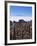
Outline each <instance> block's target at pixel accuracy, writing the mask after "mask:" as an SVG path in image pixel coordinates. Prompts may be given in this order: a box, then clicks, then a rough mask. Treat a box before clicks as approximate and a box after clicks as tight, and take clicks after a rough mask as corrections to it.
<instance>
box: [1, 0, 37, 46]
mask: <svg viewBox="0 0 37 46" xmlns="http://www.w3.org/2000/svg"><path fill="white" fill-rule="evenodd" d="M14 1H17V0H14ZM19 1H22V0H19ZM23 1H28V2H32V1H33V2H36V3H37V0H31V1H30V0H23ZM4 5H5V4H4V0H0V46H4V41H5V39H4V38H5V37H4V36H5V23H4V22H5V21H4V19H5V18H4V16H5V11H4V10H5V8H4ZM36 8H37V6H36ZM36 19H37V16H36ZM36 23H37V21H36ZM36 26H37V24H36ZM36 42H37V30H36ZM9 46H11V45H9ZM13 46H37V43H36V44H22V45H13Z"/></svg>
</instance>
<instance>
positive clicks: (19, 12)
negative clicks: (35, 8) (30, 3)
mask: <svg viewBox="0 0 37 46" xmlns="http://www.w3.org/2000/svg"><path fill="white" fill-rule="evenodd" d="M10 15H11V16H32V7H24V6H10Z"/></svg>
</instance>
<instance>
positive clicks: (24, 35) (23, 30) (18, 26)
mask: <svg viewBox="0 0 37 46" xmlns="http://www.w3.org/2000/svg"><path fill="white" fill-rule="evenodd" d="M31 38H32V20H31V21H28V22H26V21H24V20H19V22H16V21H13V22H12V21H10V40H20V39H31Z"/></svg>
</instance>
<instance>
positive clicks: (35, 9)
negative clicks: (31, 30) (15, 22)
mask: <svg viewBox="0 0 37 46" xmlns="http://www.w3.org/2000/svg"><path fill="white" fill-rule="evenodd" d="M7 3H21V4H34V5H35V39H34V40H35V41H34V42H26V43H10V44H9V43H7ZM35 43H36V2H21V1H5V45H20V44H35Z"/></svg>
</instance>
